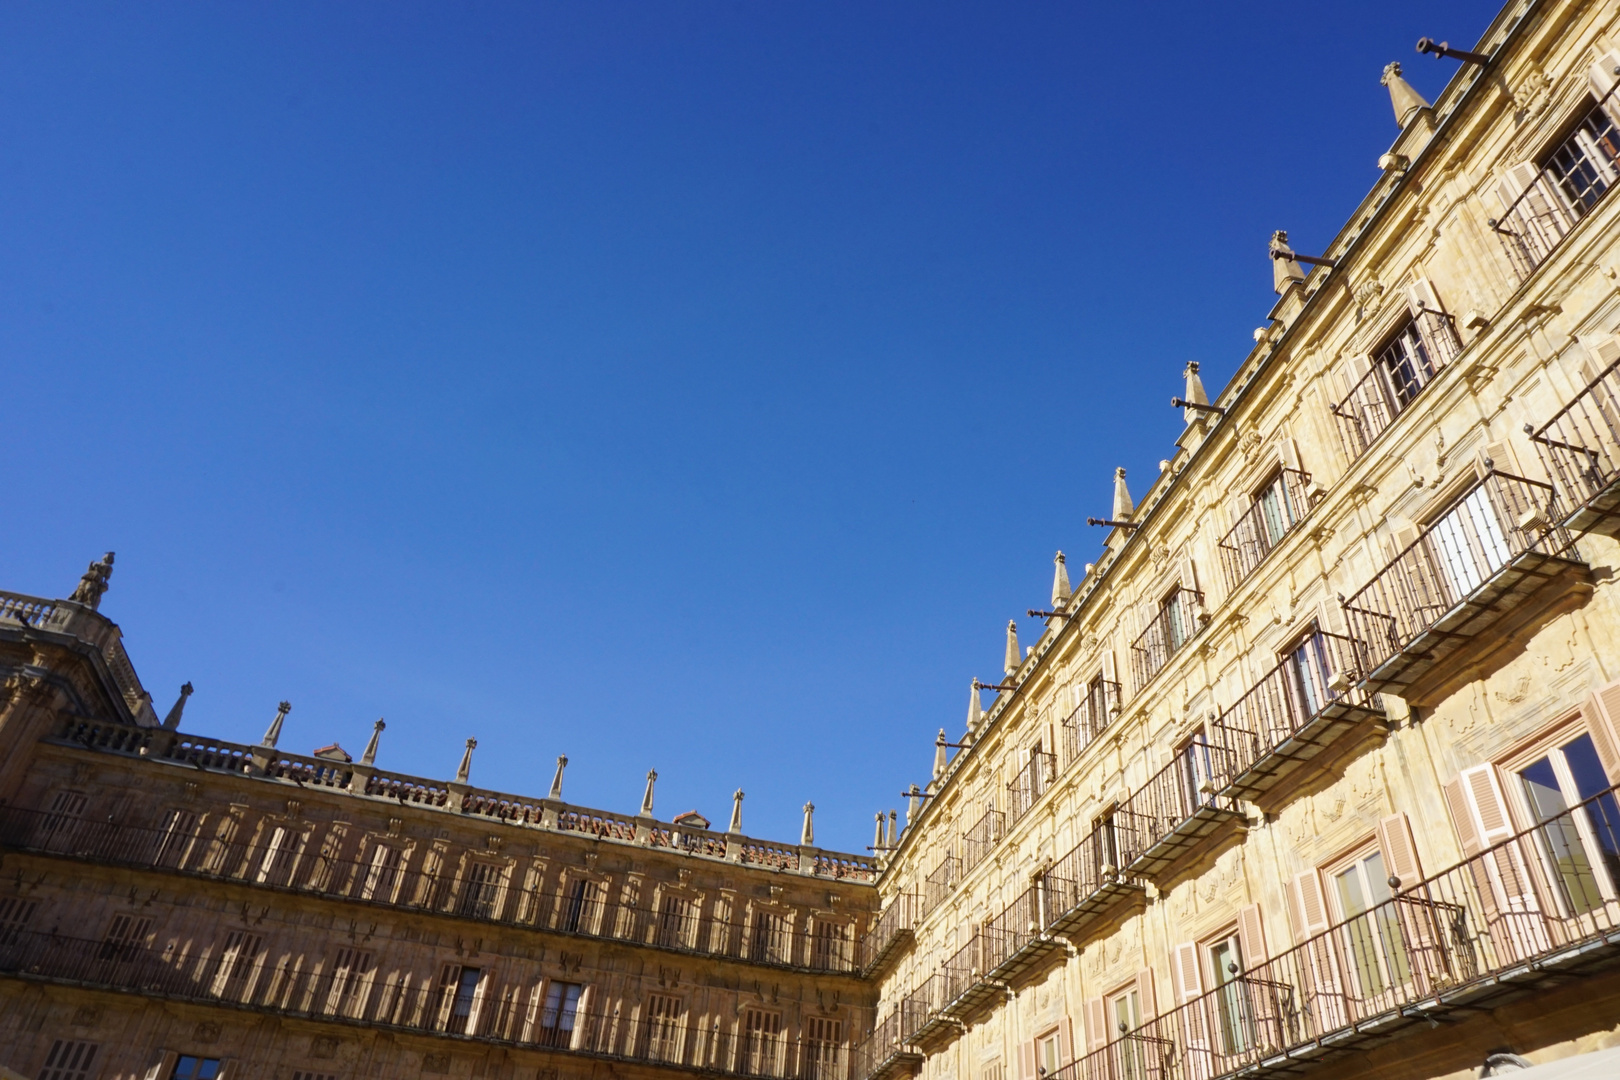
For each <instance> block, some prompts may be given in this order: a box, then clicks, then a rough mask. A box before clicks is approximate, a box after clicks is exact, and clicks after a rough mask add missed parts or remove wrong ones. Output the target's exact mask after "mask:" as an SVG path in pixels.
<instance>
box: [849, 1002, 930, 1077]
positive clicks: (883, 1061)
mask: <svg viewBox="0 0 1620 1080" xmlns="http://www.w3.org/2000/svg"><path fill="white" fill-rule="evenodd" d="M916 1008H917V1006H916V1005H915V1004H912V1005H908V1004H907V1001H904V1000H903V1001H901V1002H900V1004H899V1005H898V1006H897V1007H896V1008H895V1009H894V1011H892V1012H890V1013H889V1015H888V1016H885V1017H884V1018H883V1019H882V1020H880V1021H878V1023H877V1024H876V1026H874V1027H873V1028H872V1030H871V1032H870V1033H869V1034H868V1035H867V1036H866V1038H865V1039H863V1040H862V1041H861V1042H860V1043H859V1044H857V1045H856V1047H855V1049H854V1050H853V1051H852V1052H851V1054H850V1057H851V1058H852V1059H853V1069H852V1070H851V1071H852V1074H853V1080H892V1078H894V1077H900V1076H910V1075H912V1074H914V1073H916V1072H918V1071H920V1070H921V1068H922V1063H923V1056H922V1054H920V1053H918V1052H917V1051H916V1050H913V1049H912V1048H911V1047H910V1046H909V1045H908V1044H907V1036H906V1035H904V1034H902V1032H910V1031H916V1030H917V1028H919V1027H920V1026H921V1023H920V1022H919V1020H918V1019H917V1017H916V1016H914V1015H913V1014H912V1013H913V1010H915V1009H916Z"/></svg>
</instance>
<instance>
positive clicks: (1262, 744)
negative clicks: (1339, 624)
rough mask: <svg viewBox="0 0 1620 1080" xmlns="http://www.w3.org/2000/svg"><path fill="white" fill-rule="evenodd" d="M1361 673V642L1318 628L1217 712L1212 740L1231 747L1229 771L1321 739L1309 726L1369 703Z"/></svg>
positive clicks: (1239, 771) (1238, 772)
mask: <svg viewBox="0 0 1620 1080" xmlns="http://www.w3.org/2000/svg"><path fill="white" fill-rule="evenodd" d="M1366 673H1367V647H1366V646H1365V645H1364V644H1363V643H1362V642H1360V641H1357V640H1356V639H1355V638H1351V637H1345V636H1344V635H1342V634H1330V633H1328V632H1326V631H1323V630H1318V631H1316V632H1314V633H1312V634H1311V635H1310V636H1309V637H1307V638H1306V639H1305V640H1304V641H1303V642H1301V643H1300V644H1299V645H1297V646H1296V647H1295V648H1294V649H1292V650H1290V653H1289V655H1288V656H1286V657H1284V658H1283V659H1282V660H1280V661H1279V662H1278V663H1277V666H1276V667H1274V668H1272V669H1271V670H1270V671H1268V672H1266V674H1265V675H1264V676H1262V677H1261V679H1260V681H1259V682H1257V683H1255V684H1254V685H1253V686H1252V687H1250V688H1249V689H1248V690H1247V691H1245V692H1244V694H1243V696H1242V697H1240V698H1238V699H1237V700H1236V701H1234V702H1233V703H1232V704H1231V706H1230V707H1228V708H1227V709H1226V710H1225V711H1224V712H1223V713H1221V715H1220V717H1219V719H1217V720H1216V721H1215V723H1214V724H1212V725H1211V726H1210V738H1211V741H1212V742H1214V743H1215V744H1216V745H1218V746H1221V747H1223V748H1225V749H1226V750H1227V751H1229V752H1230V755H1231V756H1230V762H1231V765H1230V768H1231V769H1232V774H1233V777H1234V778H1236V777H1241V776H1243V775H1244V774H1245V773H1248V772H1249V771H1250V770H1252V769H1254V768H1255V767H1256V766H1258V765H1260V764H1261V763H1262V762H1264V761H1265V759H1266V758H1267V757H1268V756H1269V755H1271V754H1273V753H1276V752H1277V751H1278V750H1279V749H1281V748H1283V747H1286V746H1288V745H1289V744H1290V743H1291V742H1294V741H1296V740H1301V741H1310V742H1318V741H1320V740H1318V739H1315V738H1312V735H1313V728H1314V727H1316V726H1317V723H1318V721H1320V720H1322V719H1323V718H1324V717H1327V716H1328V714H1330V713H1331V712H1333V711H1334V710H1336V709H1340V708H1343V707H1352V708H1360V707H1364V706H1367V705H1369V703H1370V702H1371V701H1372V700H1373V695H1370V694H1368V693H1367V692H1366V691H1365V690H1364V689H1363V688H1361V687H1360V686H1358V685H1357V684H1359V683H1360V682H1361V679H1362V677H1363V676H1364V675H1366ZM1325 734H1326V732H1324V735H1325ZM1302 749H1303V748H1301V747H1294V748H1293V754H1295V755H1299V754H1301V753H1302ZM1307 753H1310V752H1307ZM1310 756H1314V753H1310Z"/></svg>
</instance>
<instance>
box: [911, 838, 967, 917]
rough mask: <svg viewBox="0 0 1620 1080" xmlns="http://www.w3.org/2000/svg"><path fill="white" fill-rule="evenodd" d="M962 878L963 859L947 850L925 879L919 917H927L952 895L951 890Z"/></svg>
mask: <svg viewBox="0 0 1620 1080" xmlns="http://www.w3.org/2000/svg"><path fill="white" fill-rule="evenodd" d="M961 880H962V860H961V859H958V858H957V857H956V856H955V855H952V854H950V853H949V852H947V853H946V854H945V855H943V856H941V857H940V860H939V862H938V863H937V864H936V865H935V866H934V869H933V870H931V871H930V872H929V874H928V876H927V877H926V878H924V879H923V890H922V911H921V912H919V917H920V918H924V919H926V918H927V917H928V914H929V912H931V911H933V910H934V909H935V908H937V907H939V905H941V904H943V903H944V902H945V901H946V900H947V899H948V898H949V897H950V895H951V891H952V890H953V889H955V888H956V886H957V883H958V882H960V881H961Z"/></svg>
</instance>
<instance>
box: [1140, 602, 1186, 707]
mask: <svg viewBox="0 0 1620 1080" xmlns="http://www.w3.org/2000/svg"><path fill="white" fill-rule="evenodd" d="M1203 605H1204V594H1203V593H1201V592H1195V591H1194V590H1192V589H1177V590H1176V591H1175V592H1174V593H1172V594H1171V595H1170V596H1169V597H1168V598H1167V599H1166V600H1165V601H1164V603H1162V604H1160V605H1159V610H1158V612H1157V613H1156V614H1155V615H1154V616H1153V621H1152V622H1150V623H1148V625H1147V629H1145V630H1143V631H1142V633H1141V634H1140V635H1139V636H1138V637H1137V639H1136V640H1135V641H1133V642H1131V674H1132V676H1133V678H1135V680H1136V689H1137V690H1138V691H1140V690H1141V689H1142V688H1143V687H1144V686H1146V685H1147V684H1148V683H1149V682H1150V681H1152V679H1153V676H1155V675H1157V674H1158V673H1159V672H1160V671H1162V670H1163V669H1164V666H1165V665H1166V664H1168V663H1169V662H1170V658H1171V657H1172V656H1174V655H1176V653H1178V652H1180V651H1181V647H1182V646H1183V645H1185V644H1187V642H1189V641H1191V640H1192V639H1193V635H1194V634H1196V633H1197V632H1198V630H1199V626H1198V622H1197V620H1196V618H1195V617H1194V613H1193V609H1194V607H1195V606H1196V607H1200V608H1201V607H1203Z"/></svg>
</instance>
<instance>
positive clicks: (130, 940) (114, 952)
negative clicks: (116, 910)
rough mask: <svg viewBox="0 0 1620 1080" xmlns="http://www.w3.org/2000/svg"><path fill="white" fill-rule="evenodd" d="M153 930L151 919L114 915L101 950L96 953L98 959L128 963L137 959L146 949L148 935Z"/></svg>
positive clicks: (102, 940)
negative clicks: (136, 956) (141, 951)
mask: <svg viewBox="0 0 1620 1080" xmlns="http://www.w3.org/2000/svg"><path fill="white" fill-rule="evenodd" d="M151 929H152V920H151V919H141V918H136V917H135V916H134V915H114V916H113V920H112V925H110V926H108V927H107V933H106V935H105V936H104V937H103V938H102V939H101V948H100V949H98V950H97V951H96V959H98V960H119V961H123V962H125V963H128V962H129V961H131V960H133V959H135V954H136V953H138V952H140V950H141V949H143V948H145V946H146V935H147V934H148V933H149V932H151Z"/></svg>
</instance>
